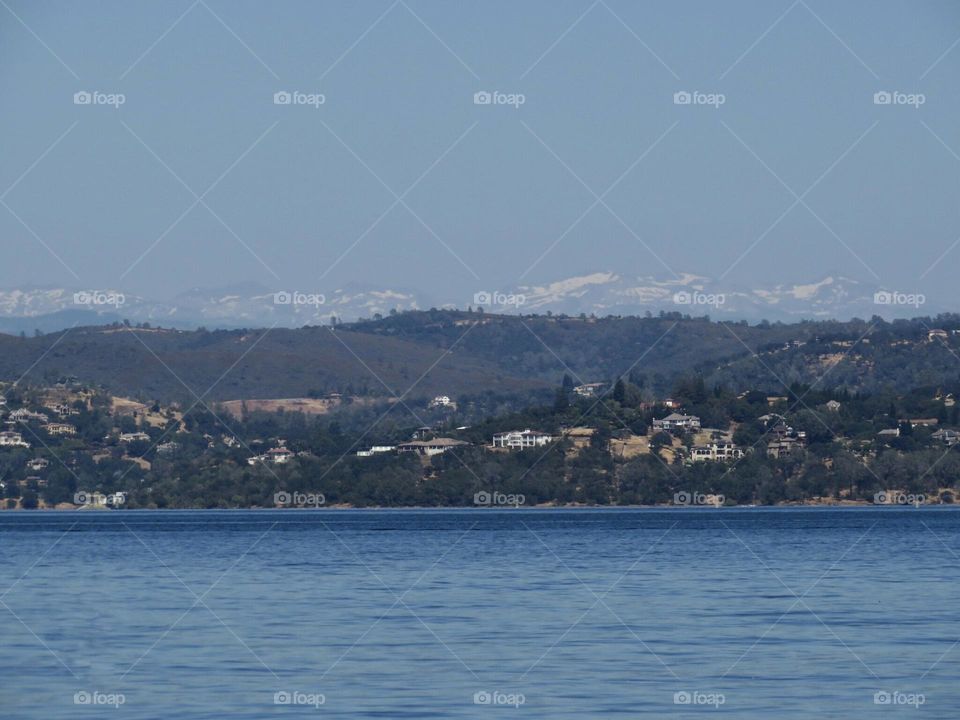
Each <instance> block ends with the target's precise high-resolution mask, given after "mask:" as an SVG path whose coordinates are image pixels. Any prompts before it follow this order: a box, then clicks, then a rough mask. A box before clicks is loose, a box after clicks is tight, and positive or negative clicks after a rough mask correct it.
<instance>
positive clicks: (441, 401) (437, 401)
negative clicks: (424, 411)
mask: <svg viewBox="0 0 960 720" xmlns="http://www.w3.org/2000/svg"><path fill="white" fill-rule="evenodd" d="M451 405H453V402H452V401H451V400H450V398H449V397H448V396H446V395H437V396H436V397H435V398H434V399H433V400H431V401H430V404H429V405H428V406H427V407H431V408H439V407H450V406H451Z"/></svg>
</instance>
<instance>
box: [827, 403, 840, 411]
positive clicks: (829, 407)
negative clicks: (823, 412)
mask: <svg viewBox="0 0 960 720" xmlns="http://www.w3.org/2000/svg"><path fill="white" fill-rule="evenodd" d="M841 407H842V405H841V404H840V403H839V402H837V401H836V400H828V401H827V410H829V411H830V412H840V408H841Z"/></svg>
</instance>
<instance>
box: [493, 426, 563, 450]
mask: <svg viewBox="0 0 960 720" xmlns="http://www.w3.org/2000/svg"><path fill="white" fill-rule="evenodd" d="M555 439H556V438H554V436H553V435H548V434H547V433H545V432H539V431H538V430H530V429H529V428H528V429H526V430H513V431H511V432H502V433H497V434H496V435H494V436H493V446H494V447H500V448H510V449H511V450H522V449H524V448H532V447H543V446H544V445H547V444H549V443H552V442H553V441H554V440H555Z"/></svg>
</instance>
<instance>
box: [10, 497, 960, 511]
mask: <svg viewBox="0 0 960 720" xmlns="http://www.w3.org/2000/svg"><path fill="white" fill-rule="evenodd" d="M66 505H69V504H67V503H63V504H61V505H58V506H56V507H37V508H30V509H26V508H21V507H17V508H5V509H2V510H0V515H2V514H3V513H19V512H33V513H36V512H44V513H47V512H54V513H57V512H94V513H100V512H141V511H146V512H197V511H217V512H253V511H289V512H304V511H307V512H310V511H313V512H315V511H327V512H342V511H351V510H363V511H367V510H370V511H380V510H410V511H425V510H435V511H449V510H458V511H476V512H482V511H485V510H486V511H490V510H492V511H501V512H506V511H513V510H543V511H546V510H594V511H595V510H611V511H612V510H678V511H680V510H699V511H710V510H761V509H764V510H771V509H784V508H823V509H844V508H879V509H888V510H889V509H893V508H903V509H907V508H913V509H919V508H921V507H951V506H953V505H955V503H944V502H935V503H932V502H931V503H926V502H925V503H919V504H916V505H914V504H908V503H874V502H870V501H868V500H839V501H831V502H825V501H823V500H813V501H791V502H782V503H775V504H773V505H677V504H674V503H660V504H655V505H585V504H580V503H569V504H562V505H561V504H556V503H541V504H538V505H516V506H514V505H496V506H476V505H365V506H355V505H348V504H340V505H319V506H315V507H264V506H259V505H253V506H250V507H235V508H205V507H179V508H169V507H168V508H148V507H139V508H108V507H102V508H101V507H96V508H94V507H84V506H82V505H69V506H66Z"/></svg>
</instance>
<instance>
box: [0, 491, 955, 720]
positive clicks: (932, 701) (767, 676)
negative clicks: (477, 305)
mask: <svg viewBox="0 0 960 720" xmlns="http://www.w3.org/2000/svg"><path fill="white" fill-rule="evenodd" d="M958 559H960V512H957V511H955V510H952V509H950V508H928V509H913V508H908V509H892V510H887V509H878V508H859V509H742V510H609V511H594V510H519V511H503V512H501V511H488V510H482V511H462V510H456V511H386V510H380V511H302V512H301V511H251V512H237V511H167V512H149V511H135V512H76V513H72V512H56V513H52V512H44V513H40V512H20V513H14V512H5V513H2V514H0V619H2V625H0V717H2V718H4V719H6V718H43V719H44V720H46V719H48V718H77V717H91V718H93V717H97V718H99V717H109V718H112V717H116V718H128V717H129V718H178V719H193V718H228V717H229V718H261V717H333V718H405V717H409V718H486V717H494V716H496V717H510V716H517V717H520V716H524V717H530V718H593V717H630V718H633V717H678V718H685V717H690V718H693V717H697V718H702V717H714V716H717V717H720V716H722V717H735V718H764V719H766V718H861V717H863V718H873V717H877V718H880V717H883V718H888V717H920V716H923V717H928V718H957V717H960V683H958V681H957V676H958V671H960V645H956V646H955V643H957V642H958V639H960V622H958V620H960V602H958V588H960V584H958V582H957V578H958V574H960V569H958V565H960V563H958ZM278 692H280V693H289V694H290V695H289V696H288V697H290V698H292V699H293V701H294V702H293V703H291V704H275V695H276V693H278ZM484 692H485V693H489V694H488V695H478V696H477V698H476V699H477V700H479V701H481V703H480V704H477V703H475V698H474V696H475V694H476V693H484ZM878 692H888V693H895V692H897V693H900V694H899V695H889V696H883V695H881V696H880V697H879V699H880V700H881V701H883V700H886V699H888V698H890V699H891V702H890V703H889V704H876V703H875V693H878ZM77 693H88V694H89V695H87V696H84V695H77ZM94 693H99V694H97V695H95V696H94V695H93V694H94ZM677 693H689V695H679V696H676V698H675V694H677ZM75 696H76V700H77V702H79V704H77V702H75ZM92 697H95V700H93V701H91V702H90V703H85V700H86V699H88V698H92ZM491 698H492V702H491V704H483V701H485V700H487V699H491ZM687 698H690V699H691V700H692V701H694V702H692V703H691V704H682V702H681V704H677V702H675V699H676V700H680V701H683V700H685V699H687ZM279 699H280V700H285V699H287V698H286V697H284V696H282V695H281V696H280V698H279ZM121 700H122V704H121ZM321 700H322V704H321ZM921 700H922V704H920V703H921ZM721 701H722V702H721ZM110 703H112V704H113V705H116V706H118V707H114V706H113V705H111V704H110ZM297 703H299V704H297ZM304 703H312V704H304ZM507 703H512V704H507ZM694 703H696V704H694ZM516 705H518V706H519V707H515V706H516ZM918 706H919V707H918Z"/></svg>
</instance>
